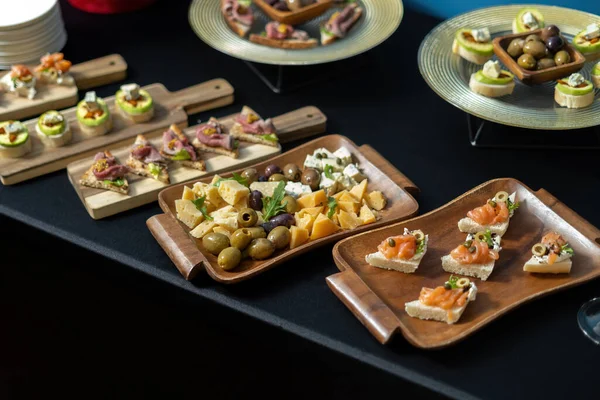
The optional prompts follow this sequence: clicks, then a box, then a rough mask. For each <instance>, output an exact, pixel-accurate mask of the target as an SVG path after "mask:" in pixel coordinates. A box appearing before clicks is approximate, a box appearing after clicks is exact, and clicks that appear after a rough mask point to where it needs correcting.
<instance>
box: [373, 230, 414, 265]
mask: <svg viewBox="0 0 600 400" xmlns="http://www.w3.org/2000/svg"><path fill="white" fill-rule="evenodd" d="M377 250H379V251H380V252H381V254H383V256H384V257H385V258H387V259H388V260H390V259H393V258H399V259H401V260H410V259H411V258H413V257H414V256H415V254H416V253H417V239H416V238H415V236H413V235H399V236H392V237H389V238H387V239H385V240H384V241H383V242H381V244H380V245H379V246H377Z"/></svg>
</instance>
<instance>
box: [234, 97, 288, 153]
mask: <svg viewBox="0 0 600 400" xmlns="http://www.w3.org/2000/svg"><path fill="white" fill-rule="evenodd" d="M229 134H230V135H231V136H233V137H234V138H236V139H238V140H242V141H244V142H251V143H258V144H264V145H267V146H273V147H278V146H279V138H278V137H277V130H276V129H275V125H273V121H272V120H271V118H268V119H266V120H264V119H262V118H261V117H260V116H259V115H258V114H256V113H255V112H254V111H252V110H251V109H250V108H249V107H246V106H244V107H243V108H242V112H241V113H240V114H239V115H237V116H236V117H235V123H234V124H233V126H232V127H231V129H230V130H229Z"/></svg>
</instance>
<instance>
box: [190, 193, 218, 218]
mask: <svg viewBox="0 0 600 400" xmlns="http://www.w3.org/2000/svg"><path fill="white" fill-rule="evenodd" d="M204 200H206V196H202V197H200V198H198V199H196V200H192V203H194V205H195V206H196V209H198V211H200V212H201V213H202V215H204V219H206V220H208V221H212V220H213V217H211V216H210V215H208V210H207V209H206V205H204Z"/></svg>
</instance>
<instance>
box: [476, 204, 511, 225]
mask: <svg viewBox="0 0 600 400" xmlns="http://www.w3.org/2000/svg"><path fill="white" fill-rule="evenodd" d="M509 214H510V213H509V211H508V207H507V206H506V203H504V202H493V201H488V202H487V203H485V204H484V205H483V206H481V207H477V208H475V209H473V210H471V211H469V212H468V213H467V216H468V217H469V218H471V219H472V220H473V221H475V222H477V223H478V224H479V225H494V224H501V223H503V222H506V221H507V220H508V217H509Z"/></svg>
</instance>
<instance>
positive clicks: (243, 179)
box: [214, 172, 249, 187]
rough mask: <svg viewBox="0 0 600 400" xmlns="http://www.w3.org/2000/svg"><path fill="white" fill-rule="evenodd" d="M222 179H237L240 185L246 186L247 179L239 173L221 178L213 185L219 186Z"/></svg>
mask: <svg viewBox="0 0 600 400" xmlns="http://www.w3.org/2000/svg"><path fill="white" fill-rule="evenodd" d="M223 181H237V182H238V183H239V184H240V185H244V186H246V187H248V186H249V185H248V180H247V179H246V178H244V177H243V176H241V175H240V174H237V173H235V172H234V173H233V176H232V177H231V178H221V179H219V180H218V181H216V182H215V184H214V186H216V187H219V186H221V182H223Z"/></svg>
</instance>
